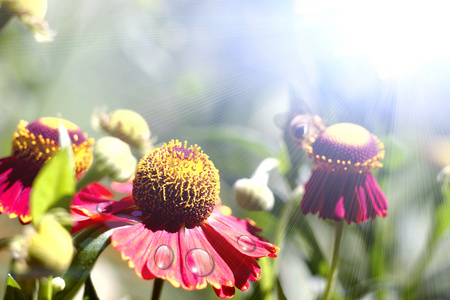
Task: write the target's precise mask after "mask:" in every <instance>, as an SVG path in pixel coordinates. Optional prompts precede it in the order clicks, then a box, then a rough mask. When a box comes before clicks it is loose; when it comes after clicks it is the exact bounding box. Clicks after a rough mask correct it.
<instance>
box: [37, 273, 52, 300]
mask: <svg viewBox="0 0 450 300" xmlns="http://www.w3.org/2000/svg"><path fill="white" fill-rule="evenodd" d="M52 279H53V276H52V275H50V276H48V277H44V278H41V279H40V280H39V292H38V300H51V299H52Z"/></svg>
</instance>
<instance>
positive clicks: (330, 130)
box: [301, 123, 387, 223]
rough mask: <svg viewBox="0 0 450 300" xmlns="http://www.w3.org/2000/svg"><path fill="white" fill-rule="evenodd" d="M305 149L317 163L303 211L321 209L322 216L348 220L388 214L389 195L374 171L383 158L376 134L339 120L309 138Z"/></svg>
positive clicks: (302, 204) (362, 220)
mask: <svg viewBox="0 0 450 300" xmlns="http://www.w3.org/2000/svg"><path fill="white" fill-rule="evenodd" d="M304 148H305V150H306V152H307V155H308V156H309V157H310V158H311V159H313V160H314V163H315V166H314V168H313V170H312V175H311V178H310V179H309V181H308V182H307V183H306V185H305V194H304V196H303V200H302V203H301V209H302V212H303V214H308V213H313V214H315V213H317V212H319V217H320V218H323V219H332V220H335V221H339V220H342V219H345V221H346V222H347V223H350V222H355V223H359V222H364V221H367V220H368V219H369V218H372V219H374V218H375V217H376V215H379V216H381V217H384V216H386V214H387V203H386V198H385V196H384V195H383V192H382V191H381V189H380V187H379V186H378V184H377V181H376V179H375V177H374V176H373V174H372V173H371V169H376V168H380V167H381V166H382V164H381V163H380V160H381V159H383V158H384V145H383V143H381V142H380V141H379V140H378V138H377V137H375V136H374V135H373V134H371V133H370V132H369V131H367V130H366V129H365V128H363V127H361V126H359V125H356V124H350V123H340V124H335V125H332V126H329V127H327V128H326V129H325V130H324V131H322V132H321V133H320V134H319V135H318V136H317V137H309V138H308V140H307V141H305V145H304Z"/></svg>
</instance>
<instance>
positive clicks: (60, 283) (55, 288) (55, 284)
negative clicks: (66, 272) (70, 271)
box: [52, 277, 66, 295]
mask: <svg viewBox="0 0 450 300" xmlns="http://www.w3.org/2000/svg"><path fill="white" fill-rule="evenodd" d="M65 288H66V282H65V281H64V279H62V278H61V277H55V278H53V279H52V292H53V295H54V294H56V293H57V292H60V291H62V290H64V289H65Z"/></svg>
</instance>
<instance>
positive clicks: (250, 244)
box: [237, 235, 256, 252]
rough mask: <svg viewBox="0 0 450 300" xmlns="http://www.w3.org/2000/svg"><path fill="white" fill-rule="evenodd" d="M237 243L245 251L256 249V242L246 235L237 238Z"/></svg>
mask: <svg viewBox="0 0 450 300" xmlns="http://www.w3.org/2000/svg"><path fill="white" fill-rule="evenodd" d="M237 243H238V245H239V248H241V249H242V250H244V251H245V252H253V251H255V249H256V243H255V241H254V240H253V239H252V238H251V237H249V236H246V235H241V236H240V237H238V239H237Z"/></svg>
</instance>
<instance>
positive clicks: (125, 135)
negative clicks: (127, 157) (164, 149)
mask: <svg viewBox="0 0 450 300" xmlns="http://www.w3.org/2000/svg"><path fill="white" fill-rule="evenodd" d="M92 121H93V125H94V127H97V128H100V129H102V130H104V131H105V132H107V133H108V134H109V135H111V136H113V137H116V138H118V139H121V140H122V141H124V142H125V143H127V144H129V145H130V146H131V147H133V148H135V149H136V150H138V151H139V152H141V153H147V152H148V151H149V150H151V149H152V147H153V146H152V141H151V139H150V128H149V127H148V124H147V121H145V119H144V118H143V117H142V116H141V115H140V114H138V113H137V112H134V111H132V110H128V109H118V110H116V111H113V112H111V113H109V114H106V113H98V114H94V116H93V119H92Z"/></svg>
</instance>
